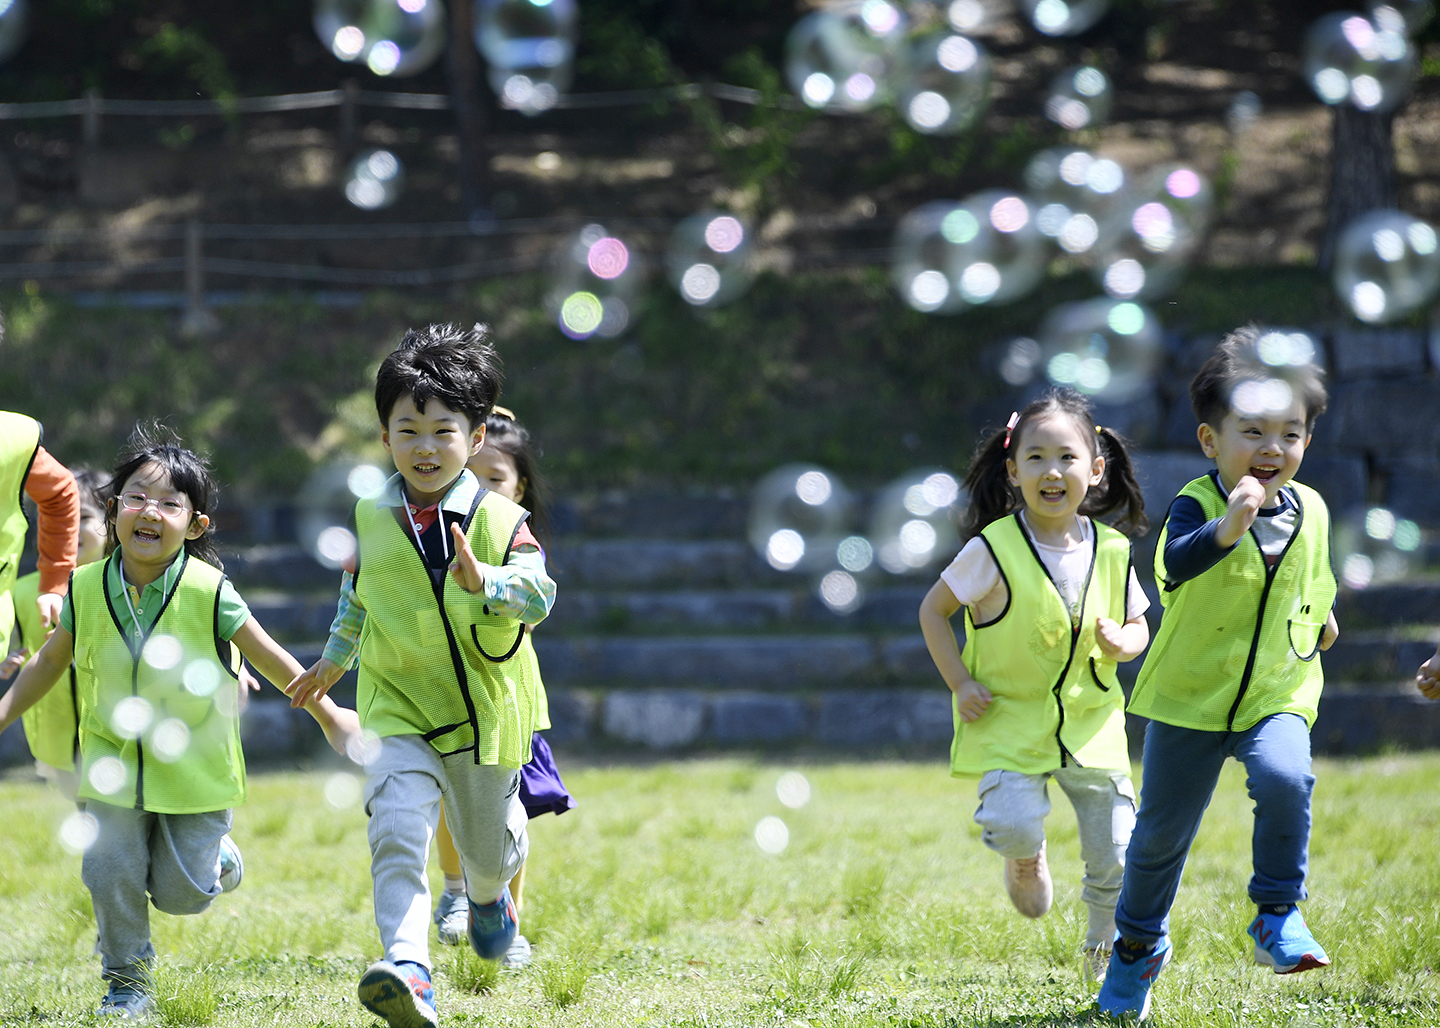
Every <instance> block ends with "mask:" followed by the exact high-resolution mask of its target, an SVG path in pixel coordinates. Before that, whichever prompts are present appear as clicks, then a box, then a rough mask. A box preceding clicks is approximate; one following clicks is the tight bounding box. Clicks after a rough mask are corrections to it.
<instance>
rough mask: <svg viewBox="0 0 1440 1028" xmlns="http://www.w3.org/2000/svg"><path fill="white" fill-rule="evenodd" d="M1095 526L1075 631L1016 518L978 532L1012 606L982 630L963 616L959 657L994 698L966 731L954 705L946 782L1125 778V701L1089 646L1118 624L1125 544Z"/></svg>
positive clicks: (1126, 569)
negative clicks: (1064, 771)
mask: <svg viewBox="0 0 1440 1028" xmlns="http://www.w3.org/2000/svg"><path fill="white" fill-rule="evenodd" d="M1092 524H1093V526H1094V537H1093V538H1092V540H1091V546H1092V547H1093V549H1092V554H1091V559H1090V572H1089V575H1088V576H1087V577H1086V580H1085V585H1084V587H1083V588H1082V589H1081V591H1080V597H1081V599H1080V616H1079V623H1078V624H1072V622H1071V620H1070V611H1069V609H1068V608H1067V606H1066V604H1065V601H1064V599H1062V598H1061V596H1060V590H1059V589H1058V588H1056V586H1055V583H1054V581H1053V580H1052V579H1051V577H1050V572H1049V571H1048V570H1047V569H1046V567H1045V564H1044V562H1043V561H1041V559H1040V554H1039V552H1038V551H1037V550H1036V549H1035V546H1034V544H1033V543H1032V542H1031V540H1030V537H1029V535H1028V534H1027V533H1026V532H1025V529H1024V528H1023V527H1022V525H1021V524H1020V515H1019V514H1018V513H1016V514H1014V515H1012V516H1010V517H1006V518H1002V519H1000V520H999V521H995V522H992V523H991V524H989V525H986V526H985V528H984V530H983V531H982V532H981V533H980V538H981V539H982V540H983V541H984V543H985V545H986V547H987V548H988V549H989V550H990V555H991V556H992V557H993V558H994V559H995V564H996V566H997V567H998V568H999V569H1000V577H1001V579H1002V580H1003V581H1004V582H1005V585H1006V588H1007V589H1008V590H1009V593H1010V599H1009V602H1008V603H1007V604H1006V606H1005V609H1004V610H1003V611H1001V612H1000V615H999V616H998V617H996V618H994V619H993V620H990V621H987V622H985V623H984V624H982V625H977V624H975V621H974V618H973V617H972V616H971V612H970V608H969V607H968V606H967V607H966V608H965V649H964V651H963V653H962V654H961V656H962V658H963V659H964V661H965V666H966V668H968V669H969V671H970V674H971V675H972V676H973V677H974V679H975V680H976V681H977V682H979V683H980V684H981V685H983V686H985V688H987V689H988V690H990V695H991V697H992V699H991V701H990V706H989V707H987V708H986V709H985V713H984V714H982V715H981V716H980V718H979V719H978V720H976V721H971V722H970V723H969V724H966V723H965V722H963V721H961V720H960V709H959V703H958V701H953V702H952V704H951V706H952V712H953V715H954V721H955V741H954V743H953V744H952V745H951V747H950V773H951V774H952V775H954V776H955V777H957V778H975V777H979V776H980V775H983V774H984V773H985V772H986V771H994V770H1006V771H1019V772H1021V773H1022V774H1031V775H1034V774H1044V773H1046V772H1049V771H1054V770H1055V769H1056V768H1061V767H1066V766H1080V767H1103V768H1112V769H1115V770H1122V771H1125V772H1126V773H1129V770H1130V756H1129V748H1128V745H1127V743H1126V739H1125V712H1124V703H1125V696H1124V693H1123V692H1121V689H1120V682H1119V679H1118V678H1117V677H1116V674H1115V670H1116V664H1115V661H1113V660H1111V659H1109V658H1107V657H1106V656H1105V655H1104V654H1103V653H1102V652H1101V650H1100V647H1099V646H1098V645H1097V644H1096V642H1095V619H1096V618H1097V617H1100V616H1105V617H1110V618H1114V619H1115V620H1116V621H1118V622H1119V623H1121V624H1124V623H1125V601H1126V594H1127V593H1128V591H1129V584H1130V540H1129V539H1127V538H1126V537H1125V536H1124V535H1122V534H1121V533H1119V532H1117V531H1116V530H1115V529H1113V528H1111V527H1110V526H1108V525H1102V524H1101V523H1100V522H1098V521H1092Z"/></svg>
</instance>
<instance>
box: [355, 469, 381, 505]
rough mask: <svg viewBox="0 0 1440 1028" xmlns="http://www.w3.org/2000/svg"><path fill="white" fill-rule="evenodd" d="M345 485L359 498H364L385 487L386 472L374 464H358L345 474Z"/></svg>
mask: <svg viewBox="0 0 1440 1028" xmlns="http://www.w3.org/2000/svg"><path fill="white" fill-rule="evenodd" d="M345 485H346V487H348V488H349V490H350V492H351V493H353V494H354V495H355V497H356V498H357V499H362V500H363V499H365V498H367V497H370V496H375V495H376V494H378V493H379V492H380V490H381V489H384V488H385V472H383V471H381V470H380V469H379V468H377V467H376V466H375V465H374V464H356V465H355V466H354V467H353V468H351V469H350V474H349V475H347V476H345Z"/></svg>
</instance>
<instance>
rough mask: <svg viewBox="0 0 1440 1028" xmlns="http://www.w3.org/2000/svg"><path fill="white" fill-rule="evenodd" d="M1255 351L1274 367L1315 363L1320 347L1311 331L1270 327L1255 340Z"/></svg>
mask: <svg viewBox="0 0 1440 1028" xmlns="http://www.w3.org/2000/svg"><path fill="white" fill-rule="evenodd" d="M1255 352H1256V353H1257V354H1258V355H1259V357H1260V359H1261V360H1262V361H1264V362H1265V363H1266V364H1268V365H1270V366H1271V367H1272V368H1285V367H1300V366H1302V365H1305V364H1313V363H1315V357H1316V354H1317V353H1319V347H1318V346H1316V345H1315V337H1314V336H1312V335H1311V334H1310V333H1309V332H1305V331H1302V330H1301V329H1296V328H1269V329H1266V330H1265V331H1264V332H1263V333H1262V334H1261V336H1260V338H1259V339H1257V340H1256V341H1255Z"/></svg>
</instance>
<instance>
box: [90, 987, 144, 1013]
mask: <svg viewBox="0 0 1440 1028" xmlns="http://www.w3.org/2000/svg"><path fill="white" fill-rule="evenodd" d="M95 1013H96V1015H97V1016H99V1017H123V1018H124V1019H125V1020H127V1021H145V1020H148V1019H149V1018H150V1016H151V1015H152V1014H154V1013H155V1001H154V1000H153V999H151V998H150V997H149V995H147V994H146V992H145V990H144V989H143V988H141V987H140V986H139V985H135V984H128V985H121V984H120V983H118V982H111V983H110V991H109V992H107V993H106V994H105V999H104V1000H103V1001H101V1003H100V1009H99V1010H97V1011H95Z"/></svg>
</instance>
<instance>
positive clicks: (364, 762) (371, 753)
mask: <svg viewBox="0 0 1440 1028" xmlns="http://www.w3.org/2000/svg"><path fill="white" fill-rule="evenodd" d="M384 748H385V742H384V740H383V739H381V738H380V736H378V735H376V734H375V733H374V732H372V731H370V730H369V729H365V730H364V731H362V732H360V733H358V734H356V735H352V736H350V737H349V738H348V739H346V740H345V756H347V757H349V758H350V762H351V763H353V764H359V765H360V766H361V767H369V766H370V765H371V764H373V763H375V761H377V760H379V759H380V753H381V751H382V750H384Z"/></svg>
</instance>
